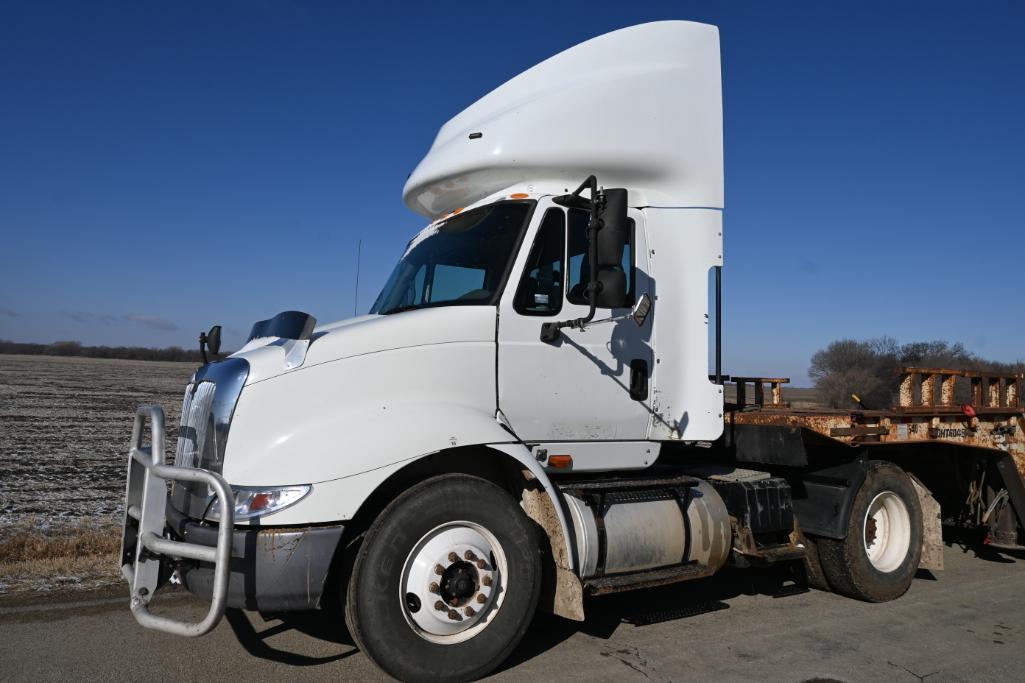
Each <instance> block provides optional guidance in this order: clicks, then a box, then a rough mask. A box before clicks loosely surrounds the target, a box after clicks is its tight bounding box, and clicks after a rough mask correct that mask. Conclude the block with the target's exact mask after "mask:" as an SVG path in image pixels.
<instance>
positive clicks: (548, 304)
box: [513, 209, 566, 315]
mask: <svg viewBox="0 0 1025 683" xmlns="http://www.w3.org/2000/svg"><path fill="white" fill-rule="evenodd" d="M565 252H566V214H565V213H564V212H563V211H562V210H561V209H548V211H547V212H545V217H544V219H542V221H541V226H540V227H539V228H538V229H537V237H536V238H535V239H534V246H533V247H531V249H530V255H529V256H528V257H527V265H526V266H525V268H524V270H523V277H522V278H521V279H520V284H519V286H518V287H517V288H516V298H515V299H514V300H513V307H514V308H515V309H516V311H517V312H518V313H522V314H523V315H555V314H556V313H558V312H559V311H560V310H562V287H563V285H562V283H563V274H564V272H565V270H566V268H565V265H564V263H565V257H564V254H565Z"/></svg>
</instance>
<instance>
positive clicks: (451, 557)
mask: <svg viewBox="0 0 1025 683" xmlns="http://www.w3.org/2000/svg"><path fill="white" fill-rule="evenodd" d="M508 574H509V567H508V561H507V560H506V556H505V552H504V551H503V549H502V544H501V543H499V542H498V539H497V538H495V536H494V534H492V533H491V532H490V531H488V530H487V529H486V528H484V527H483V526H481V525H480V524H477V523H475V522H466V521H455V522H448V523H446V524H442V525H440V526H437V527H435V528H434V529H431V530H430V531H428V532H427V533H426V534H424V536H423V537H422V538H421V539H420V540H419V541H418V542H417V543H416V544H415V545H414V546H413V549H412V550H411V551H410V552H409V555H407V556H406V561H405V563H404V564H403V568H402V576H401V579H400V581H399V602H400V604H401V605H402V613H403V615H404V616H405V618H406V622H407V623H408V624H409V626H410V628H412V629H413V631H414V632H415V633H416V634H417V635H419V636H420V637H421V638H423V639H425V640H428V641H430V642H432V643H440V644H454V643H461V642H464V641H466V640H469V639H470V638H473V637H474V636H475V635H477V634H478V633H480V632H481V631H483V630H484V629H485V628H487V626H488V624H489V623H491V621H492V620H493V619H494V618H495V615H496V614H497V613H498V610H499V609H500V608H501V606H502V602H503V601H504V599H505V585H506V578H507V577H508Z"/></svg>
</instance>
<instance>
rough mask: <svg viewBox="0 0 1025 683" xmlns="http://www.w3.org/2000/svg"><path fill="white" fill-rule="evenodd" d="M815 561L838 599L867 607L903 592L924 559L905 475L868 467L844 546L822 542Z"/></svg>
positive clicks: (878, 465)
mask: <svg viewBox="0 0 1025 683" xmlns="http://www.w3.org/2000/svg"><path fill="white" fill-rule="evenodd" d="M817 546H818V551H819V560H820V562H821V564H822V570H823V573H824V574H825V575H826V579H827V580H828V581H829V585H830V586H831V587H832V588H833V590H834V591H836V592H837V593H841V594H843V595H846V596H848V597H851V598H856V599H858V600H866V601H868V602H886V601H888V600H894V599H896V598H899V597H900V596H901V595H904V593H906V592H907V590H908V588H909V587H910V586H911V581H912V580H913V579H914V578H915V572H916V571H918V563H919V561H920V560H921V557H922V506H921V502H920V501H919V499H918V493H917V492H916V491H915V487H914V484H912V483H911V479H910V478H909V477H908V475H907V474H905V473H904V470H902V469H901V468H899V467H897V466H896V465H894V464H892V463H888V462H883V461H881V460H874V461H872V462H870V463H868V472H867V474H866V476H865V481H864V483H863V484H862V485H861V488H860V489H859V490H858V493H857V495H856V496H855V498H854V504H853V506H852V508H851V515H850V519H849V521H848V523H847V537H846V538H844V539H842V540H836V539H831V538H820V539H818V542H817Z"/></svg>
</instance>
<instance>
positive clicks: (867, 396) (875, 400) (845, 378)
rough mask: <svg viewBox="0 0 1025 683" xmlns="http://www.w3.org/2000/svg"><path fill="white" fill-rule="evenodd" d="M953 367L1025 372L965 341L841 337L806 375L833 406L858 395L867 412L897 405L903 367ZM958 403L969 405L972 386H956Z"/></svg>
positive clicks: (850, 401)
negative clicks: (901, 341) (904, 341)
mask: <svg viewBox="0 0 1025 683" xmlns="http://www.w3.org/2000/svg"><path fill="white" fill-rule="evenodd" d="M908 366H915V367H923V368H949V369H955V370H973V371H976V372H1000V373H1005V372H1006V373H1010V372H1025V363H1023V362H1021V361H1018V362H1016V363H1001V362H997V361H990V360H986V359H984V358H980V357H979V356H976V355H975V354H974V353H972V352H971V351H969V350H968V349H966V348H965V347H964V345H963V344H961V343H953V344H952V343H950V342H945V341H927V342H910V343H908V344H902V345H899V344H897V342H896V340H894V339H892V338H890V337H880V338H879V339H868V340H863V341H859V340H856V339H840V340H838V341H835V342H832V343H831V344H830V345H829V346H827V347H826V348H825V349H822V350H821V351H818V352H816V353H815V355H814V356H812V358H811V366H810V367H809V369H808V375H809V376H810V377H811V378H812V379H813V380H814V381H815V388H816V390H817V391H818V398H819V401H820V402H821V403H822V404H824V405H826V406H828V407H830V408H846V407H853V406H854V405H855V404H854V401H853V399H852V398H851V397H852V394H857V395H858V397H859V398H861V400H862V405H863V406H866V407H868V408H887V407H889V406H891V405H894V404H895V403H896V398H897V396H896V394H897V372H898V371H899V370H900V368H902V367H908ZM955 399H956V400H957V401H960V402H968V401H969V400H970V398H969V388H968V382H967V381H962V382H960V383H959V385H958V387H957V391H956V394H955Z"/></svg>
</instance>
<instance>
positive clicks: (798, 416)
mask: <svg viewBox="0 0 1025 683" xmlns="http://www.w3.org/2000/svg"><path fill="white" fill-rule="evenodd" d="M727 379H728V383H729V384H730V385H732V388H733V395H734V396H735V399H734V401H733V402H731V403H727V404H726V412H725V420H726V432H725V435H724V443H723V447H724V449H725V450H726V452H727V453H728V455H729V456H730V457H732V458H733V459H735V460H736V461H737V462H743V463H752V464H753V463H759V464H761V465H768V466H776V467H779V468H782V470H784V471H785V470H786V469H788V468H797V467H800V468H804V467H808V466H809V464H812V465H813V464H814V461H815V459H816V457H817V458H818V459H820V460H821V459H824V458H825V459H830V460H831V461H832V462H834V463H835V462H856V461H859V460H870V459H881V460H886V461H889V462H893V463H895V464H898V465H899V466H900V467H901V468H902V469H904V471H905V472H907V473H908V474H910V475H912V476H913V477H914V478H915V479H916V480H917V481H918V482H920V483H921V484H922V485H923V487H924V488H925V489H926V490H928V491H930V492H931V493H932V496H933V498H934V499H935V500H936V502H937V504H938V507H939V511H940V514H941V516H940V521H941V522H942V524H943V526H946V527H949V528H956V529H961V530H963V531H967V532H969V533H970V534H973V533H974V534H977V536H976V539H977V540H979V541H980V542H982V543H984V544H986V545H990V546H992V547H994V548H1001V549H1008V550H1025V547H1023V546H1025V543H1023V540H1025V539H1022V537H1021V531H1020V530H1021V529H1023V528H1025V485H1023V481H1025V403H1023V401H1022V397H1021V390H1022V387H1023V384H1025V375H1022V374H1005V373H985V372H973V371H966V370H959V369H948V368H923V367H906V368H902V369H901V370H900V371H899V372H898V382H897V391H896V396H897V397H898V400H897V405H896V406H893V407H891V408H887V409H882V410H880V409H875V410H873V409H868V408H865V409H831V408H802V409H794V408H791V407H790V405H789V404H788V403H787V402H785V401H784V400H783V386H784V385H785V384H787V383H789V379H788V378H780V377H731V378H727ZM852 400H853V399H852ZM834 466H835V465H834ZM803 476H805V477H806V476H807V475H803ZM795 506H798V507H799V506H800V502H799V501H798V500H795ZM817 531H819V532H823V531H827V532H828V531H835V530H829V529H821V528H820V529H817ZM927 554H928V553H927ZM934 556H936V557H939V558H942V555H941V554H938V555H937V554H936V553H934ZM937 568H940V567H937Z"/></svg>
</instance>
